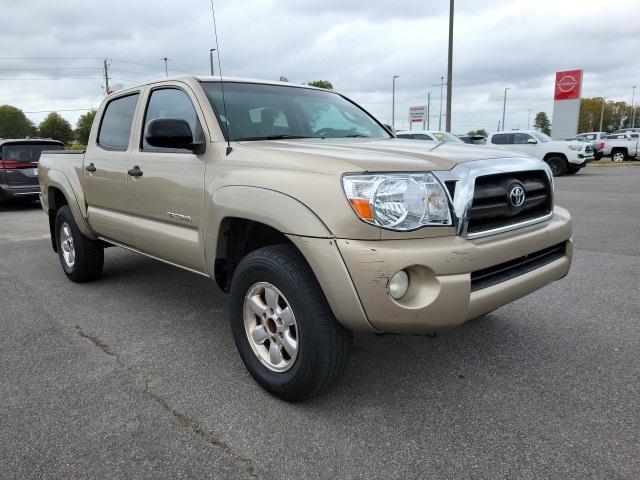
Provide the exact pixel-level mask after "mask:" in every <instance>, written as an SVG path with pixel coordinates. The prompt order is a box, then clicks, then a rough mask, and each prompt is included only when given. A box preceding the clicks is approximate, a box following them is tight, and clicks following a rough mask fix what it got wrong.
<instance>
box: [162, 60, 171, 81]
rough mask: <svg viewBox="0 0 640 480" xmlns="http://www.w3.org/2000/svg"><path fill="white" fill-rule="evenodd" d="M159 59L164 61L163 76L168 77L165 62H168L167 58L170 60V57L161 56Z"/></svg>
mask: <svg viewBox="0 0 640 480" xmlns="http://www.w3.org/2000/svg"><path fill="white" fill-rule="evenodd" d="M160 60H163V61H164V76H165V77H168V76H169V69H168V67H167V62H168V61H169V60H171V59H170V58H167V57H162V58H161V59H160Z"/></svg>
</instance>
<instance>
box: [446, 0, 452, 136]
mask: <svg viewBox="0 0 640 480" xmlns="http://www.w3.org/2000/svg"><path fill="white" fill-rule="evenodd" d="M453 1H454V0H449V56H448V63H447V122H446V123H447V128H446V130H447V132H449V133H451V94H452V85H451V82H452V77H453Z"/></svg>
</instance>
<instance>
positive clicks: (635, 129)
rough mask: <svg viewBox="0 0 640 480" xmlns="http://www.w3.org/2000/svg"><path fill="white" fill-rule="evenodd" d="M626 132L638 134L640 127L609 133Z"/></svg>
mask: <svg viewBox="0 0 640 480" xmlns="http://www.w3.org/2000/svg"><path fill="white" fill-rule="evenodd" d="M627 132H631V133H640V127H630V128H621V129H620V130H616V131H615V132H611V133H627Z"/></svg>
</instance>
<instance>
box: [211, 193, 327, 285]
mask: <svg viewBox="0 0 640 480" xmlns="http://www.w3.org/2000/svg"><path fill="white" fill-rule="evenodd" d="M227 217H238V218H244V219H247V220H253V221H256V222H260V223H264V224H265V225H269V226H270V227H273V228H275V229H276V230H278V231H280V232H281V233H283V234H285V235H287V234H289V235H299V236H305V237H315V238H331V237H333V234H332V233H331V231H330V230H329V229H328V228H327V226H326V225H325V224H324V223H323V222H322V220H320V218H318V216H317V215H316V214H315V213H314V212H313V211H312V210H311V209H309V207H307V206H306V205H304V204H303V203H302V202H300V201H298V200H296V199H295V198H293V197H290V196H289V195H286V194H284V193H281V192H277V191H275V190H269V189H266V188H260V187H250V186H246V185H228V186H224V187H221V188H219V189H218V190H216V191H215V192H214V193H213V196H212V198H211V202H207V206H206V207H205V219H206V220H205V226H204V243H205V256H206V261H207V267H208V269H209V272H213V271H214V262H215V259H216V253H217V251H218V232H219V229H220V225H221V223H222V221H223V220H224V219H225V218H227Z"/></svg>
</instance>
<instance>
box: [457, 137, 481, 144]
mask: <svg viewBox="0 0 640 480" xmlns="http://www.w3.org/2000/svg"><path fill="white" fill-rule="evenodd" d="M458 138H459V139H460V140H462V141H463V142H464V143H469V144H471V145H484V144H485V143H486V141H487V138H486V137H483V136H482V135H458Z"/></svg>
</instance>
